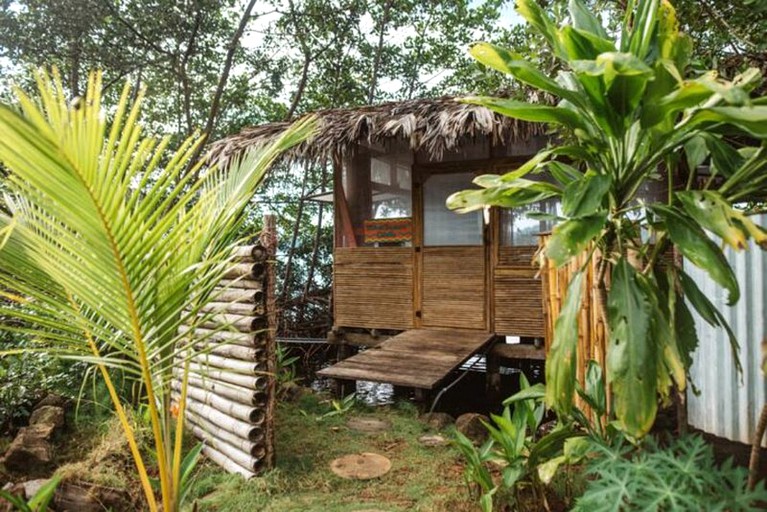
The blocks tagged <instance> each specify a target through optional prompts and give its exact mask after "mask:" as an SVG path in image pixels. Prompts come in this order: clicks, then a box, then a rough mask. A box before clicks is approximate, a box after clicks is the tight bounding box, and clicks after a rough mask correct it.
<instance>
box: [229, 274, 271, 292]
mask: <svg viewBox="0 0 767 512" xmlns="http://www.w3.org/2000/svg"><path fill="white" fill-rule="evenodd" d="M263 287H264V284H263V282H262V281H255V280H253V279H252V278H250V277H247V278H246V277H243V276H240V277H239V278H237V279H232V278H224V279H222V280H221V282H220V283H219V288H221V289H225V290H226V289H241V290H261V289H262V288H263Z"/></svg>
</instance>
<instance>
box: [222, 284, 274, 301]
mask: <svg viewBox="0 0 767 512" xmlns="http://www.w3.org/2000/svg"><path fill="white" fill-rule="evenodd" d="M211 297H212V298H213V300H214V301H215V302H237V303H246V304H251V303H262V302H263V301H264V292H263V291H262V290H261V289H260V288H259V289H253V288H250V289H249V288H222V287H219V286H217V287H215V288H214V289H213V293H211Z"/></svg>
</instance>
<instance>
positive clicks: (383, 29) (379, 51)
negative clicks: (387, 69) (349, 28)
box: [368, 0, 392, 105]
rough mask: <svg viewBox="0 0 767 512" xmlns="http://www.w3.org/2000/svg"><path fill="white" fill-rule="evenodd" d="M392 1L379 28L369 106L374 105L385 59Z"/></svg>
mask: <svg viewBox="0 0 767 512" xmlns="http://www.w3.org/2000/svg"><path fill="white" fill-rule="evenodd" d="M391 4H392V0H387V2H386V5H384V11H383V15H382V18H381V24H380V25H379V28H378V46H377V47H376V55H375V59H374V61H373V72H372V74H371V76H370V88H369V89H368V105H370V104H371V103H373V100H374V99H375V93H376V86H377V85H378V73H379V70H380V67H381V60H382V57H383V43H384V34H385V33H386V25H388V24H389V11H390V10H391Z"/></svg>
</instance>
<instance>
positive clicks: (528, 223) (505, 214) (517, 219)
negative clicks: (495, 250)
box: [501, 199, 561, 246]
mask: <svg viewBox="0 0 767 512" xmlns="http://www.w3.org/2000/svg"><path fill="white" fill-rule="evenodd" d="M533 212H536V213H537V212H540V213H544V214H549V215H559V214H561V204H560V202H559V200H558V199H550V200H548V201H542V202H540V203H536V204H531V205H527V206H523V207H519V208H511V209H509V208H504V209H502V210H501V245H512V246H529V245H538V235H539V234H541V233H547V232H549V231H551V230H552V229H553V228H554V221H553V220H552V219H533V218H530V217H528V214H529V213H533Z"/></svg>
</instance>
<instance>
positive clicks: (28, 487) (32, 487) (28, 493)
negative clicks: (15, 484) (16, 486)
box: [21, 478, 49, 501]
mask: <svg viewBox="0 0 767 512" xmlns="http://www.w3.org/2000/svg"><path fill="white" fill-rule="evenodd" d="M48 482H49V480H48V479H47V478H39V479H37V480H30V481H28V482H24V483H23V484H21V485H23V486H24V497H25V498H26V499H27V501H29V500H31V499H32V496H34V495H35V494H37V491H39V490H40V488H41V487H42V486H44V485H45V484H47V483H48Z"/></svg>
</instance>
